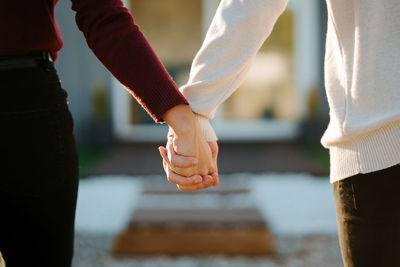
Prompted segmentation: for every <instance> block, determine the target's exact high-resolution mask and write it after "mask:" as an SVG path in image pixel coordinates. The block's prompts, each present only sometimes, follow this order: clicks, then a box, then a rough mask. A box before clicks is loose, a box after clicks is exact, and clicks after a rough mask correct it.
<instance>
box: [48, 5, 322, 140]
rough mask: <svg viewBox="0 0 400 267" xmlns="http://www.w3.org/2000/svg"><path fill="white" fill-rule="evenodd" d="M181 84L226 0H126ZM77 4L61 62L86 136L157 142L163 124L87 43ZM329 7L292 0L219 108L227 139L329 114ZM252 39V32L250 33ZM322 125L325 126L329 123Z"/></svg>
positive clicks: (287, 131)
mask: <svg viewBox="0 0 400 267" xmlns="http://www.w3.org/2000/svg"><path fill="white" fill-rule="evenodd" d="M124 2H125V4H126V6H128V7H129V8H130V10H131V12H132V14H133V16H134V18H135V21H136V23H138V24H139V25H140V27H141V29H142V31H143V32H144V34H145V35H146V37H147V38H148V40H149V41H150V43H151V45H152V46H153V48H154V49H155V51H156V53H157V54H158V55H159V57H160V58H161V60H162V62H163V63H164V64H165V66H166V67H167V69H168V71H169V72H170V73H171V75H172V76H173V77H174V79H175V81H176V82H177V84H178V85H183V84H184V83H185V82H186V81H187V78H188V74H189V70H190V64H191V61H192V59H193V57H194V56H195V54H196V52H197V51H198V49H199V48H200V46H201V43H202V39H203V36H204V34H205V32H206V30H207V28H208V26H209V24H210V22H211V19H212V17H213V15H214V13H215V10H216V8H217V6H218V4H219V0H190V1H186V0H129V1H128V0H127V1H124ZM69 5H70V4H69V3H68V2H67V3H65V2H63V1H62V2H60V3H59V5H58V7H57V14H56V17H57V20H58V23H59V24H60V28H61V31H62V34H63V36H64V39H65V46H64V49H63V50H62V52H61V53H60V59H59V61H58V62H57V68H58V70H59V74H60V76H61V80H62V82H63V86H64V87H65V88H66V89H67V90H68V92H69V94H70V108H71V111H72V113H73V115H74V118H75V131H76V132H75V134H76V137H77V140H78V143H102V142H103V143H104V142H107V140H110V139H111V136H113V137H114V138H116V139H117V140H119V141H128V142H129V141H135V142H154V141H161V140H164V139H165V134H166V127H165V126H160V125H155V124H154V123H152V120H151V119H150V118H149V117H148V116H147V114H146V113H145V112H144V111H143V110H142V109H141V108H140V107H139V105H138V104H137V103H136V102H135V101H134V100H133V99H132V97H131V96H130V95H129V94H128V93H127V92H126V91H125V89H123V87H122V86H121V85H120V84H119V83H118V82H117V81H116V80H115V79H114V78H112V77H111V75H110V74H109V73H108V72H107V71H106V70H105V68H104V67H102V65H101V63H99V61H98V60H97V59H96V58H95V57H94V55H93V54H92V53H91V52H90V51H89V49H88V48H87V46H86V44H85V41H84V38H83V35H82V34H81V33H80V32H79V31H78V29H77V27H76V25H75V21H74V13H73V12H72V11H71V10H70V7H69ZM325 21H326V17H325V7H324V1H322V0H301V1H300V0H297V1H296V0H291V1H290V2H289V6H288V8H287V10H286V11H285V13H284V14H283V15H282V16H281V18H280V19H279V20H278V22H277V24H276V26H275V30H274V32H273V33H272V35H271V36H270V38H269V39H268V40H267V41H266V43H265V44H264V45H263V47H262V49H261V51H260V53H259V55H258V56H257V59H256V60H255V62H254V64H253V67H252V69H251V71H250V73H249V75H248V78H247V79H246V81H245V82H244V84H243V85H242V87H241V88H239V89H238V90H237V91H236V92H235V93H234V94H233V96H232V97H231V98H230V99H228V100H227V101H226V103H224V104H223V105H222V106H221V108H220V109H219V111H218V112H217V115H216V118H215V119H214V120H213V124H214V126H215V129H216V131H217V134H218V135H219V137H220V140H225V141H260V140H285V139H294V138H297V137H299V135H301V132H302V129H310V128H309V127H308V128H307V127H306V128H304V127H301V125H303V124H304V123H303V122H304V121H310V120H314V121H326V120H327V104H326V103H325V101H324V97H323V96H324V93H323V74H322V69H323V50H324V45H323V43H324V41H325V34H324V28H325V27H324V25H325ZM244 38H245V36H244ZM321 128H322V127H321Z"/></svg>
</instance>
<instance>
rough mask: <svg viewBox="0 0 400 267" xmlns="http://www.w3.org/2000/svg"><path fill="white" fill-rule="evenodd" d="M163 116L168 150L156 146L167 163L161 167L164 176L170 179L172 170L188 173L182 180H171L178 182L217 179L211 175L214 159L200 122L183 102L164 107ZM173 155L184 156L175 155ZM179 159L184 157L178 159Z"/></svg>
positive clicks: (179, 173) (189, 184)
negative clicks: (164, 172)
mask: <svg viewBox="0 0 400 267" xmlns="http://www.w3.org/2000/svg"><path fill="white" fill-rule="evenodd" d="M163 118H164V120H165V121H166V122H167V124H168V125H169V126H170V129H171V131H170V135H169V138H168V143H167V147H168V150H166V149H165V148H163V147H160V148H159V150H160V154H161V156H162V157H163V159H164V165H165V166H168V168H165V170H166V173H167V177H168V179H169V180H170V181H174V179H173V178H172V176H173V175H172V172H171V171H173V173H175V174H177V175H180V177H188V178H185V179H184V182H183V180H182V179H180V181H179V182H175V183H176V184H179V185H182V186H186V187H190V186H194V185H196V184H197V186H199V185H198V184H199V183H205V184H207V186H210V185H211V184H215V183H216V181H217V180H218V178H216V179H214V178H213V177H215V176H216V175H215V173H216V164H215V163H216V159H215V160H214V158H213V154H212V152H211V148H210V146H209V145H208V144H207V142H206V141H205V139H204V137H203V134H202V131H201V129H200V125H199V123H198V121H197V119H196V118H195V116H194V114H193V113H192V111H191V110H190V108H189V107H188V106H186V105H178V106H175V107H173V108H171V109H170V110H169V111H167V112H166V114H165V115H164V116H163ZM214 154H215V153H214ZM177 155H180V156H185V157H176V156H177ZM173 156H175V157H173ZM181 159H186V160H185V161H183V162H182V160H181ZM179 160H181V161H179ZM200 178H201V180H200ZM203 187H204V185H203Z"/></svg>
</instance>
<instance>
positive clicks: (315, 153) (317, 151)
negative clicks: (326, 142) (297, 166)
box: [306, 146, 330, 176]
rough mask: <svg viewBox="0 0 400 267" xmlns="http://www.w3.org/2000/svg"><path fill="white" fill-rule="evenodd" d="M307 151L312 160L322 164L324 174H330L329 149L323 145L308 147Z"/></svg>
mask: <svg viewBox="0 0 400 267" xmlns="http://www.w3.org/2000/svg"><path fill="white" fill-rule="evenodd" d="M306 153H307V154H308V155H309V157H310V158H311V160H312V161H314V162H315V163H316V164H318V165H319V166H321V168H322V170H323V175H325V176H329V170H330V161H329V150H328V149H325V148H324V147H322V146H313V147H306Z"/></svg>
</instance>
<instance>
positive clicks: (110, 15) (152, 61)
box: [72, 0, 187, 122]
mask: <svg viewBox="0 0 400 267" xmlns="http://www.w3.org/2000/svg"><path fill="white" fill-rule="evenodd" d="M72 3H73V5H72V9H73V10H75V11H76V22H77V25H78V27H79V29H80V30H81V31H82V32H83V33H84V35H85V37H86V40H87V43H88V45H89V47H90V48H91V49H92V50H93V52H94V54H95V55H96V56H97V57H98V58H99V60H100V61H101V62H102V63H103V64H104V65H105V66H106V67H107V69H108V70H110V72H111V73H112V74H113V75H114V76H115V77H116V78H117V79H118V80H119V81H120V82H121V83H122V84H123V85H125V87H126V88H127V89H128V91H129V92H130V93H131V94H132V95H133V96H134V97H135V98H136V99H137V100H138V101H139V103H141V104H142V106H143V107H144V108H145V109H146V110H147V111H148V113H149V114H150V115H151V116H152V117H153V119H154V120H156V121H158V122H160V121H162V115H163V114H165V112H166V111H167V110H169V109H171V108H172V107H174V106H176V105H179V104H183V103H187V102H186V100H185V98H184V97H183V96H182V95H181V93H180V92H179V91H178V89H177V87H176V85H175V83H174V81H173V80H172V78H171V77H170V75H169V74H168V73H167V71H166V70H165V68H164V66H163V65H162V63H161V62H160V60H159V59H158V57H157V56H156V54H155V53H154V51H153V49H152V48H151V47H150V45H149V43H148V42H147V40H146V38H145V37H144V35H143V34H142V32H141V31H140V30H139V27H138V26H137V25H136V24H134V21H133V18H132V16H131V15H130V13H129V11H128V10H127V9H126V8H125V7H123V4H122V2H121V1H120V0H85V1H82V0H72Z"/></svg>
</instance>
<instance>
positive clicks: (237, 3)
mask: <svg viewBox="0 0 400 267" xmlns="http://www.w3.org/2000/svg"><path fill="white" fill-rule="evenodd" d="M286 5H287V0H222V1H221V4H220V6H219V8H218V10H217V13H216V15H215V17H214V19H213V21H212V24H211V26H210V29H209V30H208V33H207V36H206V38H205V40H204V43H203V45H202V47H201V49H200V51H199V52H198V53H197V55H196V57H195V59H194V61H193V64H192V68H191V72H190V78H189V81H188V83H187V84H186V85H185V86H183V87H182V88H181V91H182V93H183V95H184V96H185V97H186V99H187V100H188V101H189V103H190V107H191V108H192V110H193V111H194V112H196V113H198V114H200V115H201V116H203V117H205V118H212V117H213V116H214V114H215V111H216V110H217V108H218V106H219V105H220V104H221V103H222V102H223V101H225V100H226V99H227V98H228V97H229V96H230V95H231V94H232V93H233V92H234V91H235V90H236V89H237V88H238V87H239V86H240V84H241V83H242V82H243V80H244V78H245V75H246V74H247V72H248V70H249V68H250V66H251V62H252V60H253V59H254V57H255V56H256V54H257V52H258V50H259V49H260V47H261V45H262V44H263V42H264V41H265V39H266V38H267V37H268V36H269V35H270V33H271V32H272V29H273V26H274V24H275V22H276V20H277V19H278V17H279V16H280V15H281V13H282V12H283V10H284V9H285V7H286Z"/></svg>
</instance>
